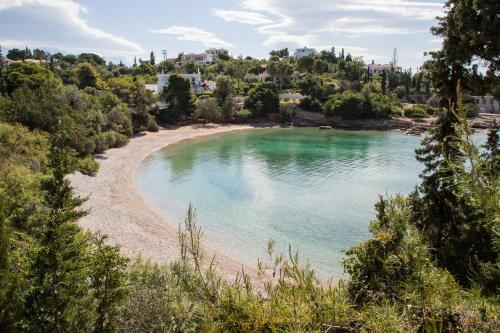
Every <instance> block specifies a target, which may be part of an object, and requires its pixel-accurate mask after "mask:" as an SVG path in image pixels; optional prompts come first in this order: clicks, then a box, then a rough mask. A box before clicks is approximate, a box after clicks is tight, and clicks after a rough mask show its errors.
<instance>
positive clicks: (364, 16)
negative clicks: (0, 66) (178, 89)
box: [0, 0, 444, 69]
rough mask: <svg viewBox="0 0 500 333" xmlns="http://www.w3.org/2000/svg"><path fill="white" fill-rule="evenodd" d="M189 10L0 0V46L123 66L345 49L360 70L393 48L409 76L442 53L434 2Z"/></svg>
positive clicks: (247, 3) (152, 4)
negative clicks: (430, 55)
mask: <svg viewBox="0 0 500 333" xmlns="http://www.w3.org/2000/svg"><path fill="white" fill-rule="evenodd" d="M117 5H119V6H117ZM196 9H197V10H193V6H192V4H187V3H179V2H175V3H172V2H167V1H162V2H157V1H153V0H146V1H143V2H141V3H140V4H139V3H135V2H129V1H127V2H125V3H122V2H121V3H118V2H109V1H106V2H104V1H101V2H99V1H97V0H16V1H6V0H0V45H1V46H2V48H4V49H12V48H24V47H29V48H39V49H44V50H47V51H49V52H51V53H56V52H61V53H65V54H78V53H83V52H91V53H96V54H99V55H100V56H102V57H104V58H105V59H106V61H112V62H114V63H118V62H119V61H122V62H123V63H125V64H128V65H130V64H131V63H132V61H133V59H134V57H137V59H139V58H142V59H149V54H150V52H151V51H153V52H154V53H155V56H156V58H157V59H161V58H162V53H161V52H162V50H167V52H168V58H173V57H175V56H177V54H179V53H181V52H183V53H199V52H203V51H204V50H206V49H208V48H210V47H214V48H225V49H228V50H229V52H230V54H232V55H233V56H234V57H238V56H240V55H242V56H244V57H246V56H251V57H253V58H257V59H263V58H268V55H269V52H270V51H271V50H276V49H283V48H288V49H289V50H290V53H291V54H293V51H294V50H295V49H296V48H301V47H304V46H307V47H310V48H315V49H317V50H318V51H321V50H325V49H331V47H335V49H336V52H340V50H341V49H342V48H344V49H345V51H346V53H351V54H352V56H354V57H360V56H361V57H363V60H364V62H365V63H371V61H372V60H374V61H375V63H389V62H390V61H391V59H392V55H393V50H394V49H397V50H398V54H399V62H398V63H399V64H400V65H401V66H402V67H404V68H412V69H416V68H417V67H420V66H421V65H422V63H423V62H424V61H425V58H424V56H423V53H424V52H426V51H432V50H435V49H437V48H438V47H439V46H440V40H439V39H437V38H435V37H434V36H433V35H432V34H431V32H430V28H431V27H432V26H435V25H436V23H437V21H436V19H435V17H436V16H439V15H442V14H444V9H443V1H440V0H435V1H432V0H420V1H403V0H386V1H381V0H377V1H366V0H337V1H327V0H315V1H313V2H311V1H305V0H289V1H278V0H243V1H238V2H234V3H231V2H229V1H219V0H217V1H209V2H205V3H199V4H196ZM110 13H112V15H110ZM130 22H134V24H130ZM34 26H36V27H37V28H36V29H33V27H34Z"/></svg>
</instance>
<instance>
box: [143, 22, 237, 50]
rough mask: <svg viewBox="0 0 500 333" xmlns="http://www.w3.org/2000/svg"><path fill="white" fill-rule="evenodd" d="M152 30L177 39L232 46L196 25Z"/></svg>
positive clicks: (218, 45) (215, 45) (206, 44)
mask: <svg viewBox="0 0 500 333" xmlns="http://www.w3.org/2000/svg"><path fill="white" fill-rule="evenodd" d="M151 32H154V33H159V34H167V35H172V36H176V38H177V40H185V41H191V42H198V43H202V44H204V45H205V46H213V47H231V46H233V45H232V44H231V43H229V42H226V41H224V40H222V39H220V38H218V37H217V36H216V34H214V33H213V32H209V31H205V30H203V29H200V28H196V27H185V26H178V25H175V26H172V27H169V28H164V29H155V30H151Z"/></svg>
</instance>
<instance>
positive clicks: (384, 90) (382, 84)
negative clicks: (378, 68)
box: [380, 71, 387, 94]
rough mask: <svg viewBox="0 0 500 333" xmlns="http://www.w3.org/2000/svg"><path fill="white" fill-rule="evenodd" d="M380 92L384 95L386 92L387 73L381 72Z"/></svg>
mask: <svg viewBox="0 0 500 333" xmlns="http://www.w3.org/2000/svg"><path fill="white" fill-rule="evenodd" d="M380 85H381V89H382V92H383V93H384V94H385V93H386V92H387V73H386V71H382V81H381V83H380Z"/></svg>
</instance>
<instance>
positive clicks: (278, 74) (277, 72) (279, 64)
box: [267, 61, 293, 91]
mask: <svg viewBox="0 0 500 333" xmlns="http://www.w3.org/2000/svg"><path fill="white" fill-rule="evenodd" d="M267 72H268V73H269V75H271V77H272V78H273V80H274V81H278V87H279V90H280V91H281V90H283V81H285V80H286V79H287V78H288V77H290V75H292V73H293V67H292V66H290V64H289V63H288V62H285V61H275V62H271V63H270V64H269V66H267Z"/></svg>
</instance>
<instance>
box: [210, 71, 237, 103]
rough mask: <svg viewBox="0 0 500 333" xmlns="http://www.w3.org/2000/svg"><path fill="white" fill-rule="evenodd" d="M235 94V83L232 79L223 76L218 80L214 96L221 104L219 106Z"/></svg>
mask: <svg viewBox="0 0 500 333" xmlns="http://www.w3.org/2000/svg"><path fill="white" fill-rule="evenodd" d="M232 93H233V83H232V81H231V79H230V78H229V77H227V76H222V77H219V78H218V79H217V83H216V88H215V91H214V95H215V97H216V98H217V101H218V102H219V105H223V104H224V103H225V102H226V99H227V98H228V97H229V96H231V95H232Z"/></svg>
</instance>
